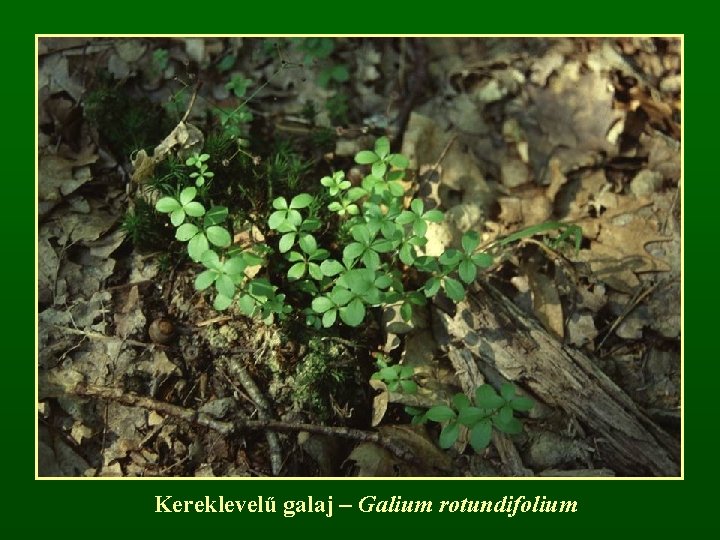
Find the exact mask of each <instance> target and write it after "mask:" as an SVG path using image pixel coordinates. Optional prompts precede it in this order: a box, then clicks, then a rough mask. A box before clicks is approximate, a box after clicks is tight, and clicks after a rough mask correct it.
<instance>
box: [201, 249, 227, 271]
mask: <svg viewBox="0 0 720 540" xmlns="http://www.w3.org/2000/svg"><path fill="white" fill-rule="evenodd" d="M200 262H201V263H203V264H204V265H205V266H206V267H207V268H210V269H211V270H217V271H220V270H222V265H221V264H220V257H218V254H217V253H215V252H214V251H213V250H212V249H208V250H207V251H206V252H205V253H203V254H202V257H200Z"/></svg>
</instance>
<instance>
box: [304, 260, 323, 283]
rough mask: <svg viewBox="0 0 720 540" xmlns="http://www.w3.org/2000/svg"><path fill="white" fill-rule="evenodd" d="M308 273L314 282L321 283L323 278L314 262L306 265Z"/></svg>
mask: <svg viewBox="0 0 720 540" xmlns="http://www.w3.org/2000/svg"><path fill="white" fill-rule="evenodd" d="M308 273H309V274H310V276H311V277H312V278H313V279H314V280H316V281H321V280H322V278H323V277H325V276H323V273H322V270H320V266H319V265H318V264H317V263H314V262H311V263H308Z"/></svg>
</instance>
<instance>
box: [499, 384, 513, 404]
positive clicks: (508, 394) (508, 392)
mask: <svg viewBox="0 0 720 540" xmlns="http://www.w3.org/2000/svg"><path fill="white" fill-rule="evenodd" d="M500 395H501V396H502V398H503V399H504V400H505V401H510V400H511V399H512V398H514V397H515V387H514V386H513V385H512V384H510V383H503V384H502V386H500Z"/></svg>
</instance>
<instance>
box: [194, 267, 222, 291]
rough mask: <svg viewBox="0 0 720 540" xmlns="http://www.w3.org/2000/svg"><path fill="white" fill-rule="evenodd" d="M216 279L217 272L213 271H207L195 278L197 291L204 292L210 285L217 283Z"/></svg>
mask: <svg viewBox="0 0 720 540" xmlns="http://www.w3.org/2000/svg"><path fill="white" fill-rule="evenodd" d="M216 277H217V272H214V271H213V270H205V271H204V272H201V273H199V274H198V276H197V277H196V278H195V290H197V291H204V290H205V289H207V288H208V287H209V286H210V285H212V284H213V283H215V278H216Z"/></svg>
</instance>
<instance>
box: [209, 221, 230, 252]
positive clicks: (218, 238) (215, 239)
mask: <svg viewBox="0 0 720 540" xmlns="http://www.w3.org/2000/svg"><path fill="white" fill-rule="evenodd" d="M205 234H206V235H207V237H208V240H210V242H211V243H212V244H214V245H216V246H217V247H221V248H226V247H228V246H229V245H230V243H231V241H232V239H231V238H230V233H229V232H227V229H224V228H222V227H219V226H218V225H213V226H212V227H208V228H207V230H206V231H205Z"/></svg>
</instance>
